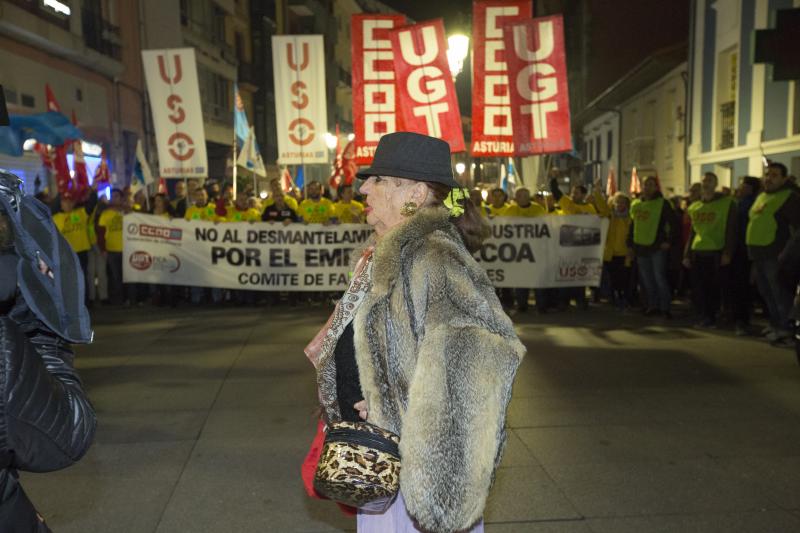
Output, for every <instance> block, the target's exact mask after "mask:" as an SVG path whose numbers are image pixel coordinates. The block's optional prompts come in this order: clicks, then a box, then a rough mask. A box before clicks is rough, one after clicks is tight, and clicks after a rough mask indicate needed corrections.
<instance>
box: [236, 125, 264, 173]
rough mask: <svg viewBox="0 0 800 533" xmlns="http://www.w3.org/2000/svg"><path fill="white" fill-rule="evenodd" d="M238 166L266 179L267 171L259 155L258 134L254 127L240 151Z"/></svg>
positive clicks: (237, 160) (237, 159) (251, 128)
mask: <svg viewBox="0 0 800 533" xmlns="http://www.w3.org/2000/svg"><path fill="white" fill-rule="evenodd" d="M236 164H237V165H239V166H240V167H244V168H246V169H247V170H250V171H252V172H255V173H256V174H258V175H259V176H261V177H263V178H266V177H267V169H266V167H264V160H263V159H261V154H260V153H258V144H257V143H256V132H255V130H254V129H253V127H252V126H251V127H250V131H249V132H248V134H247V139H245V142H244V145H242V148H241V150H240V151H239V157H238V158H236Z"/></svg>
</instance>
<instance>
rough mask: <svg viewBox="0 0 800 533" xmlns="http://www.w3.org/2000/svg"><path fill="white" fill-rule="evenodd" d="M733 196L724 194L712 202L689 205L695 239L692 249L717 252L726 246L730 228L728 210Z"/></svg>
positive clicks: (698, 202)
mask: <svg viewBox="0 0 800 533" xmlns="http://www.w3.org/2000/svg"><path fill="white" fill-rule="evenodd" d="M732 203H733V198H731V197H730V196H723V197H722V198H717V199H716V200H712V201H710V202H702V201H699V200H698V201H697V202H694V203H692V205H690V206H689V217H690V218H691V219H692V229H693V230H694V239H693V240H692V250H697V251H700V252H717V251H719V250H722V249H723V248H725V231H726V230H727V228H728V212H729V211H730V208H731V204H732Z"/></svg>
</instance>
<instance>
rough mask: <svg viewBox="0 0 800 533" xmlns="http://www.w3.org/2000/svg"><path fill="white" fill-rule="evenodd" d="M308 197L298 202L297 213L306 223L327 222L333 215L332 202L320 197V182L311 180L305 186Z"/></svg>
mask: <svg viewBox="0 0 800 533" xmlns="http://www.w3.org/2000/svg"><path fill="white" fill-rule="evenodd" d="M306 192H307V194H308V198H306V199H305V200H303V201H302V202H300V207H299V215H300V216H301V217H303V222H305V223H306V224H328V223H329V222H330V220H331V218H332V217H333V202H331V201H330V200H328V199H327V198H323V197H322V184H320V183H319V182H318V181H312V182H311V183H309V184H308V188H307V191H306Z"/></svg>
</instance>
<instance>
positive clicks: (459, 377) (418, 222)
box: [306, 132, 525, 533]
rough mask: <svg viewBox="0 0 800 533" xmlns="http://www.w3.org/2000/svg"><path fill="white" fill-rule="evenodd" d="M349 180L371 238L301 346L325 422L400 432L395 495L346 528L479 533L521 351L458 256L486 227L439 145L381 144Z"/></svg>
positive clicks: (468, 262)
mask: <svg viewBox="0 0 800 533" xmlns="http://www.w3.org/2000/svg"><path fill="white" fill-rule="evenodd" d="M359 177H362V178H368V179H367V181H366V183H365V184H364V185H363V186H362V187H361V192H362V193H364V194H365V195H366V203H367V208H366V213H367V222H368V223H369V224H371V225H372V226H373V227H374V228H375V232H376V235H377V237H376V241H375V243H374V247H369V248H367V250H366V252H365V253H364V255H362V256H361V259H360V260H359V262H358V264H357V265H356V267H355V269H354V276H353V279H352V282H351V284H350V286H349V287H348V289H347V291H346V292H345V294H344V296H343V298H342V299H341V301H340V303H339V304H337V306H336V309H335V310H334V313H333V315H332V316H331V319H330V320H329V322H328V324H327V325H326V327H325V328H323V330H322V331H320V333H319V334H318V335H317V337H316V338H315V339H314V340H313V341H312V342H311V344H309V346H308V347H307V349H306V353H307V354H308V356H309V358H310V359H311V360H312V362H313V363H314V364H315V366H316V367H317V373H318V385H319V388H320V400H321V403H322V410H323V417H324V419H325V421H326V422H328V423H330V422H336V421H340V420H349V421H358V420H359V419H365V420H367V421H368V422H370V423H372V424H374V425H377V426H379V427H381V428H384V429H387V430H389V431H392V432H394V433H396V434H398V435H399V436H400V456H401V462H402V470H401V475H400V492H399V494H398V496H397V498H396V499H395V501H394V502H393V504H392V505H391V507H389V508H388V510H386V511H385V512H383V513H373V512H368V511H363V510H361V511H359V515H358V531H359V532H361V533H364V532H381V533H391V532H397V531H403V532H413V531H430V532H445V531H446V532H453V531H483V525H482V522H481V517H482V515H483V509H484V506H485V503H486V497H487V495H488V492H489V487H490V485H491V483H492V478H493V476H494V471H495V469H496V467H497V465H498V463H499V461H500V458H501V455H502V449H503V444H504V442H505V430H504V424H505V416H506V407H507V405H508V401H509V399H510V397H511V385H512V382H513V380H514V375H515V373H516V370H517V367H518V365H519V363H520V360H521V358H522V356H523V355H524V352H525V348H524V346H523V345H522V344H521V343H520V342H519V340H518V338H517V335H516V333H515V332H514V327H513V325H512V323H511V320H510V319H509V318H508V316H507V315H506V314H505V313H504V312H503V309H502V307H501V305H500V302H499V301H498V299H497V297H496V296H495V293H494V288H493V287H492V284H491V283H490V281H489V279H488V277H487V276H486V273H485V272H484V271H483V269H481V267H480V266H479V265H478V264H477V263H476V262H475V260H474V259H473V258H472V255H471V252H473V251H475V250H476V249H477V248H478V247H479V246H480V243H481V241H482V240H483V238H484V237H485V236H486V228H485V226H484V224H483V222H482V220H481V216H480V213H479V212H478V210H477V209H476V208H475V206H474V205H473V204H472V203H471V202H470V201H469V195H468V193H467V192H466V191H465V190H463V189H461V188H460V186H459V185H458V183H456V181H455V180H454V179H453V175H452V170H451V166H450V150H449V147H448V145H447V143H445V142H443V141H441V140H438V139H434V138H432V137H427V136H424V135H419V134H415V133H407V132H400V133H392V134H388V135H385V136H383V137H382V138H381V141H380V143H379V145H378V148H377V151H376V153H375V158H374V161H373V166H372V167H371V168H369V169H367V170H365V171H363V172H361V173H360V174H359ZM445 206H447V207H445ZM417 528H420V529H417Z"/></svg>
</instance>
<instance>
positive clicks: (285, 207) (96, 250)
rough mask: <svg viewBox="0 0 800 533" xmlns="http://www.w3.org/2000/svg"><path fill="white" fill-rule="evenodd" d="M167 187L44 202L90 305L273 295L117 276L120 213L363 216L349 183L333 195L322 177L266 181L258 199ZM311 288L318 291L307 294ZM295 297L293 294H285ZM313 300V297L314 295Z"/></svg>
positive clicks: (310, 218)
mask: <svg viewBox="0 0 800 533" xmlns="http://www.w3.org/2000/svg"><path fill="white" fill-rule="evenodd" d="M174 185H175V187H174V194H173V195H172V197H171V198H170V197H169V196H168V195H167V194H163V193H159V194H156V195H154V196H151V197H148V196H147V195H146V192H145V189H144V188H139V189H138V190H137V191H135V192H133V193H132V192H131V190H130V189H129V188H125V189H117V188H112V189H110V190H109V192H108V194H107V195H103V194H98V191H97V189H96V188H93V189H92V190H91V192H90V194H89V195H88V197H87V198H82V199H78V198H74V197H73V196H72V195H71V194H70V193H69V192H66V193H63V194H61V195H59V196H58V197H57V198H56V199H54V200H53V201H51V202H48V200H47V198H45V197H42V198H41V199H42V200H44V201H45V202H46V203H48V204H49V205H50V207H51V209H52V210H53V213H54V214H53V220H54V222H55V225H56V227H57V228H58V229H59V231H61V233H62V234H63V235H64V237H65V238H66V240H67V241H68V242H69V243H70V245H71V246H72V248H73V249H74V250H75V252H76V253H77V255H78V258H79V260H80V263H81V266H82V267H83V269H84V272H85V273H86V279H87V283H86V289H87V291H86V302H87V304H88V305H89V306H93V305H95V304H97V305H103V304H105V305H134V304H138V305H141V304H143V303H144V302H146V301H147V300H150V299H152V300H153V301H154V302H155V303H156V304H159V305H171V306H175V305H177V304H178V303H179V302H180V301H181V300H184V301H187V302H190V303H192V304H195V305H200V304H203V303H206V302H211V303H215V304H220V303H223V302H224V301H226V300H233V301H235V302H237V303H242V304H256V303H258V299H259V296H260V297H263V298H269V301H271V302H274V301H275V300H276V297H275V296H276V295H270V294H267V293H264V294H259V293H256V292H255V291H243V290H239V291H226V290H223V289H206V288H203V287H188V288H183V287H173V286H167V285H152V286H150V285H146V284H140V283H123V277H122V252H123V238H122V228H123V223H122V221H123V216H124V215H125V214H126V213H132V212H137V213H149V214H153V215H157V216H161V217H164V218H168V219H170V218H183V219H186V220H203V221H210V222H214V223H226V222H258V221H264V222H268V223H280V224H284V225H285V224H290V223H293V222H297V223H304V224H324V225H329V224H352V223H361V222H363V221H364V205H363V204H362V203H361V202H359V201H357V200H356V199H355V192H354V189H353V186H352V185H342V186H340V187H339V188H338V189H337V190H336V191H335V193H336V200H335V201H334V200H333V199H332V198H331V195H330V192H329V191H327V190H325V188H324V187H323V186H322V184H320V183H317V182H313V183H310V184H309V185H308V186H307V187H306V189H305V191H303V190H301V189H298V188H294V189H292V190H291V191H289V192H288V193H287V192H284V191H283V189H282V188H281V185H280V181H279V180H278V179H273V180H272V181H271V182H270V189H271V191H270V193H269V195H268V196H267V197H266V198H264V199H263V200H262V199H261V198H260V197H258V196H256V195H255V193H254V191H253V190H252V188H251V187H248V188H246V189H245V190H244V191H242V192H240V194H238V195H236V197H235V198H234V195H233V187H232V186H231V185H229V184H225V185H222V186H221V185H220V183H218V182H216V181H211V182H208V183H205V184H202V185H201V183H200V182H199V181H198V180H194V179H189V180H185V181H176V182H175V184H174ZM313 296H317V295H313ZM288 298H289V301H290V302H291V303H293V304H296V303H297V302H298V301H299V298H298V296H297V295H296V294H290V295H289V296H288ZM316 299H317V300H319V298H316Z"/></svg>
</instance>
